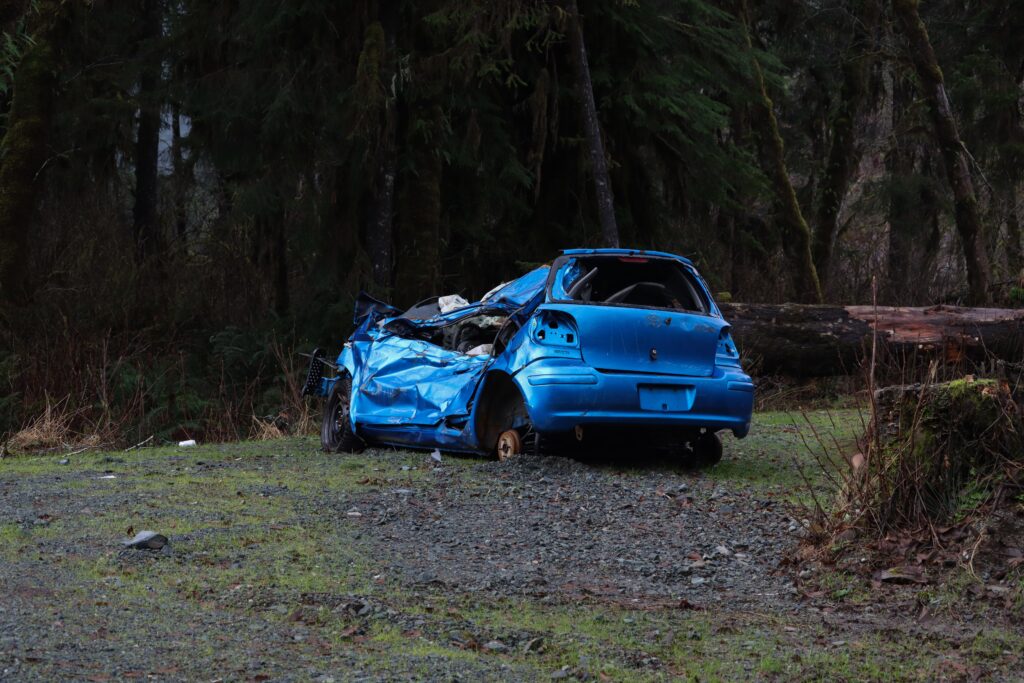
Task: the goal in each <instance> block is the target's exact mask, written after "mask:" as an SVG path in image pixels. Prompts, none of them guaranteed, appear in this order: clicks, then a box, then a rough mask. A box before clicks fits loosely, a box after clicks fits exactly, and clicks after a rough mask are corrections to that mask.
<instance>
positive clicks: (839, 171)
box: [813, 0, 881, 290]
mask: <svg viewBox="0 0 1024 683" xmlns="http://www.w3.org/2000/svg"><path fill="white" fill-rule="evenodd" d="M880 15H881V8H880V7H879V5H878V2H877V0H865V2H864V3H863V9H862V11H861V16H859V17H857V19H858V21H857V22H856V26H857V27H858V28H857V30H856V35H855V37H854V40H853V45H852V48H851V51H852V54H848V55H846V58H847V59H846V61H845V62H844V64H843V68H842V71H843V85H842V88H841V89H840V92H839V107H838V109H837V110H836V114H835V117H834V118H833V119H832V122H831V126H830V128H831V131H832V145H831V148H830V149H829V154H828V161H827V163H826V166H825V178H824V180H823V181H822V192H821V200H820V204H819V205H818V216H817V225H816V226H815V231H814V242H813V256H814V267H815V269H816V270H817V272H818V279H819V280H820V282H821V287H822V289H823V290H824V289H826V288H827V286H828V280H829V277H830V275H831V265H832V254H833V252H834V250H835V244H836V238H837V236H838V233H839V223H838V221H839V209H840V208H841V207H842V204H843V198H844V197H845V196H846V191H847V189H849V186H850V181H851V180H852V178H853V173H854V171H855V170H856V168H857V164H858V163H859V161H860V153H859V150H858V146H857V131H856V130H855V128H854V123H855V120H856V116H857V112H858V110H859V109H860V105H861V102H862V101H863V99H864V92H865V90H866V88H867V84H866V82H867V79H868V73H869V71H870V63H871V61H872V60H871V59H869V58H868V57H866V56H865V55H866V53H868V52H870V51H871V50H872V49H873V43H874V39H873V33H874V28H875V26H876V25H877V24H878V21H879V17H880Z"/></svg>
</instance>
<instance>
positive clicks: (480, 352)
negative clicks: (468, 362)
mask: <svg viewBox="0 0 1024 683" xmlns="http://www.w3.org/2000/svg"><path fill="white" fill-rule="evenodd" d="M493 348H494V344H481V345H480V346H474V347H473V348H471V349H470V350H469V351H466V355H467V356H489V355H491V349H493Z"/></svg>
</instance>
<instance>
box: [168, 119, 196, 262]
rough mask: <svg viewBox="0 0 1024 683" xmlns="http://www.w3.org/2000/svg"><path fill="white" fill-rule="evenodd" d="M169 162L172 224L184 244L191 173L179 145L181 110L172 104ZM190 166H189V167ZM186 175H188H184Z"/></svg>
mask: <svg viewBox="0 0 1024 683" xmlns="http://www.w3.org/2000/svg"><path fill="white" fill-rule="evenodd" d="M171 163H172V164H173V170H174V226H175V233H176V234H177V236H178V241H179V242H180V243H181V245H182V246H184V244H185V241H186V239H187V238H188V234H187V233H188V214H187V207H186V197H187V187H188V185H189V184H190V182H191V173H188V169H187V168H186V165H185V159H184V155H183V153H182V147H181V112H180V111H179V110H178V106H177V105H175V106H174V111H173V112H171ZM189 168H191V167H189ZM186 175H188V176H189V177H186Z"/></svg>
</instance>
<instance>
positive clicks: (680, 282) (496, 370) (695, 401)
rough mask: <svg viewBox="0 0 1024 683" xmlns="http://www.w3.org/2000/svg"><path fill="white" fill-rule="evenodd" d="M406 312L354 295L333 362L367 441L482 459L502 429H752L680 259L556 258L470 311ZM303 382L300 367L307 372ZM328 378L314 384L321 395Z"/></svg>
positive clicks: (724, 329) (703, 289) (715, 317)
mask: <svg viewBox="0 0 1024 683" xmlns="http://www.w3.org/2000/svg"><path fill="white" fill-rule="evenodd" d="M450 299H451V298H450V297H446V298H445V300H444V302H438V300H427V301H425V302H422V303H421V304H417V305H416V306H414V307H413V308H412V309H410V310H409V311H406V312H405V313H401V312H399V311H398V310H397V309H395V308H393V307H391V306H389V305H388V304H385V303H383V302H379V301H376V300H374V299H372V298H370V297H368V296H366V295H360V298H359V300H358V301H357V305H356V320H355V322H356V330H355V332H353V333H352V335H351V336H350V338H349V340H348V342H346V344H345V346H344V348H343V349H342V351H341V353H340V354H339V355H338V357H337V360H336V363H335V364H334V365H335V366H336V369H337V375H338V376H347V377H349V378H351V396H350V397H348V398H349V410H348V412H347V418H346V419H348V420H349V421H350V424H349V425H348V426H349V427H350V428H351V430H352V432H354V433H355V434H357V435H358V436H359V437H360V438H362V439H364V440H366V441H368V442H373V443H384V444H394V445H399V446H412V447H436V448H443V449H445V450H451V451H465V452H476V453H490V452H493V451H494V449H495V444H496V441H497V439H498V434H499V433H501V432H502V431H504V430H510V429H511V430H518V431H519V432H520V433H524V434H525V433H527V432H538V433H541V432H543V433H551V434H556V433H567V432H572V430H577V433H579V431H578V430H580V429H582V427H584V426H587V425H601V426H618V427H638V428H643V427H645V426H647V427H652V428H662V427H667V428H678V429H684V430H691V431H692V430H703V431H710V432H714V431H718V430H722V429H728V430H731V431H733V433H734V434H736V435H737V436H740V437H742V436H744V435H746V433H747V432H748V430H749V428H750V417H751V411H752V408H753V389H754V386H753V383H752V381H751V379H750V377H748V376H747V375H746V374H745V373H744V372H743V370H742V368H741V366H740V361H739V353H738V351H737V349H736V347H735V344H733V342H732V339H731V337H730V335H729V325H728V323H727V322H726V321H725V320H723V319H722V317H721V313H720V312H719V310H718V308H717V306H716V305H715V304H714V301H713V299H712V297H711V294H710V292H709V291H708V288H707V286H706V284H705V283H704V281H703V279H701V277H700V275H699V274H698V273H697V271H696V270H695V269H694V267H693V265H692V264H691V263H690V262H689V261H688V260H687V259H685V258H682V257H678V256H674V255H672V254H666V253H661V252H649V251H643V252H641V251H635V250H625V249H597V250H568V251H565V252H563V254H562V255H561V256H560V257H559V258H557V259H556V260H555V261H554V262H553V263H552V264H551V266H550V267H548V266H543V267H541V268H537V269H535V270H533V271H531V272H530V273H527V274H526V275H524V276H523V277H521V278H519V279H517V280H514V281H513V282H510V283H507V284H505V285H502V286H500V287H498V288H496V289H495V290H494V291H492V292H490V293H489V294H488V295H487V296H485V297H484V298H483V299H481V300H480V301H477V302H473V303H469V304H466V305H461V303H464V302H461V301H460V305H458V307H457V308H454V309H453V310H447V311H442V305H441V304H442V303H444V304H445V305H449V300H450ZM311 374H312V368H311ZM338 376H336V377H333V378H328V377H324V378H322V379H319V381H318V382H316V381H313V382H311V383H310V385H312V387H313V388H312V389H311V390H310V392H311V393H314V394H318V395H321V396H330V395H331V394H332V392H333V391H334V385H335V383H336V382H337V381H338Z"/></svg>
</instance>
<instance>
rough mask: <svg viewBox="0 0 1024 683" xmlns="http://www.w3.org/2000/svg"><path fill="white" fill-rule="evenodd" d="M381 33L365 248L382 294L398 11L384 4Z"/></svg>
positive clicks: (394, 166) (388, 238) (394, 158)
mask: <svg viewBox="0 0 1024 683" xmlns="http://www.w3.org/2000/svg"><path fill="white" fill-rule="evenodd" d="M380 15H381V16H380V18H381V28H382V29H383V31H384V54H383V55H382V58H381V67H380V80H381V81H382V83H383V86H384V90H385V92H384V121H383V131H382V134H381V143H380V159H379V161H378V168H377V175H376V178H375V182H374V189H375V193H376V194H375V197H374V206H373V215H372V218H371V223H370V229H369V231H368V234H367V239H366V242H367V244H366V248H367V252H368V254H369V257H370V268H371V275H372V277H373V284H374V285H375V286H376V287H377V288H378V290H379V291H380V292H381V293H384V294H386V293H388V292H389V291H390V290H391V286H392V276H393V273H392V271H393V265H392V264H393V261H394V256H393V255H392V243H393V241H394V235H393V233H394V229H393V225H394V216H395V180H396V178H397V176H398V144H397V140H396V136H397V134H398V124H399V121H398V93H397V92H393V91H392V87H397V86H393V83H394V81H395V77H396V75H397V73H398V44H397V33H398V7H397V3H392V2H386V3H383V4H382V6H381V8H380Z"/></svg>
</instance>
